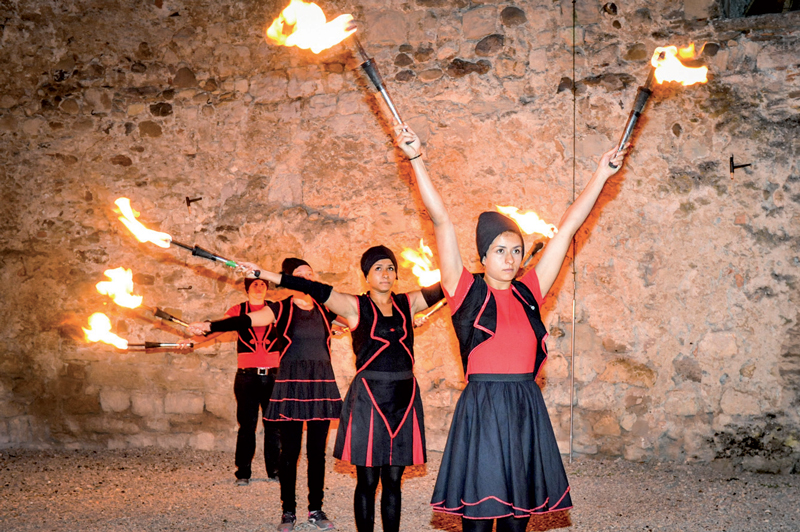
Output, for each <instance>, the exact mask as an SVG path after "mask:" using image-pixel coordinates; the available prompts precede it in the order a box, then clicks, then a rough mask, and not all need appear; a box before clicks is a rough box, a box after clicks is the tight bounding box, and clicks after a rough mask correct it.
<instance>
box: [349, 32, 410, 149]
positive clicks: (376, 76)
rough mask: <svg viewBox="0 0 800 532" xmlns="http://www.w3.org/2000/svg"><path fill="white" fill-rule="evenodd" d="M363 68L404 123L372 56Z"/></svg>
mask: <svg viewBox="0 0 800 532" xmlns="http://www.w3.org/2000/svg"><path fill="white" fill-rule="evenodd" d="M358 44H359V52H361V53H362V56H363V57H366V52H364V49H363V48H362V47H361V45H360V43H358ZM361 69H362V70H363V71H364V73H365V74H366V75H367V77H368V78H369V79H370V81H372V84H373V85H374V86H375V88H376V89H377V90H378V92H380V93H381V96H382V97H383V101H384V102H386V105H387V106H388V107H389V111H390V112H391V113H392V116H393V117H394V119H395V120H396V121H397V123H398V124H401V125H402V124H404V122H403V119H402V118H400V113H398V112H397V107H395V105H394V102H393V101H392V97H391V96H389V92H388V91H387V90H386V87H385V86H384V84H383V79H382V78H381V74H380V72H378V66H377V65H376V64H375V62H374V61H373V60H372V58H371V57H370V58H367V59H366V60H365V61H364V62H363V63H361ZM403 129H404V130H406V127H405V126H403ZM406 144H412V143H411V142H406Z"/></svg>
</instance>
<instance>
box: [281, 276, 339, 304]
mask: <svg viewBox="0 0 800 532" xmlns="http://www.w3.org/2000/svg"><path fill="white" fill-rule="evenodd" d="M280 285H281V286H282V287H284V288H288V289H289V290H297V291H298V292H303V293H304V294H308V295H310V296H311V298H312V299H314V301H316V302H317V303H319V304H320V305H324V304H325V302H326V301H327V300H328V298H329V297H331V292H333V287H332V286H331V285H329V284H324V283H318V282H316V281H309V280H307V279H303V278H302V277H294V276H292V275H286V274H283V275H281V282H280Z"/></svg>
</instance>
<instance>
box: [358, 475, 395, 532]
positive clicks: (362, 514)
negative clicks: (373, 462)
mask: <svg viewBox="0 0 800 532" xmlns="http://www.w3.org/2000/svg"><path fill="white" fill-rule="evenodd" d="M404 469H405V467H404V466H382V467H366V466H356V478H357V480H356V493H355V497H354V501H353V506H354V508H355V514H356V530H358V532H372V530H373V528H374V527H375V491H376V490H377V489H378V480H380V482H381V521H382V522H383V532H399V531H400V480H401V479H402V478H403V470H404Z"/></svg>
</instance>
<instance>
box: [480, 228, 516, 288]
mask: <svg viewBox="0 0 800 532" xmlns="http://www.w3.org/2000/svg"><path fill="white" fill-rule="evenodd" d="M522 251H523V247H522V239H521V238H520V237H519V235H518V234H516V233H513V232H511V231H506V232H505V233H501V234H499V235H498V236H497V238H495V239H494V240H493V241H492V243H491V245H489V250H488V251H487V252H486V256H485V257H484V258H483V260H482V261H481V262H482V263H483V267H484V268H485V269H486V275H488V276H489V277H491V278H492V279H494V280H495V281H500V282H504V283H505V282H511V281H513V280H514V277H516V275H517V272H518V271H519V267H520V264H521V263H522Z"/></svg>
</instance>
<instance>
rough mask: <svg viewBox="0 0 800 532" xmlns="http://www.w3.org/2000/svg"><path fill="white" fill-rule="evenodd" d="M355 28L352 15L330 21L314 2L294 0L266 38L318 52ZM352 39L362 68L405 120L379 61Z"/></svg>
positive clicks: (392, 111)
mask: <svg viewBox="0 0 800 532" xmlns="http://www.w3.org/2000/svg"><path fill="white" fill-rule="evenodd" d="M355 32H356V27H355V23H354V21H353V16H352V15H340V16H338V17H336V18H335V19H333V20H331V21H330V22H328V21H326V19H325V14H324V13H323V12H322V9H321V8H320V7H319V6H317V5H316V4H314V3H313V2H305V1H303V0H292V1H291V3H290V4H289V5H288V6H287V7H286V9H284V10H283V11H281V14H280V15H278V18H276V19H275V20H274V21H272V24H270V26H269V27H268V28H267V30H266V31H265V32H264V33H265V35H266V38H267V41H269V42H271V43H273V44H277V45H280V46H297V47H298V48H302V49H304V50H311V51H312V52H314V53H315V54H318V53H320V52H321V51H322V50H326V49H328V48H330V47H331V46H334V45H336V44H339V43H340V42H342V41H343V40H345V39H346V38H347V37H349V36H351V35H353V34H354V33H355ZM353 41H354V42H355V45H356V48H357V49H358V53H359V55H360V56H361V59H362V60H363V62H362V63H361V69H362V70H363V71H364V73H365V74H366V75H367V77H368V78H369V79H370V81H372V84H373V85H374V86H375V89H377V90H378V92H380V94H381V96H382V97H383V101H385V102H386V105H387V106H388V107H389V111H391V113H392V116H394V119H395V120H396V121H397V123H398V124H402V123H403V119H402V118H400V113H398V112H397V108H396V107H395V105H394V102H393V101H392V98H391V97H390V96H389V92H388V91H387V90H386V87H385V86H384V84H383V79H382V78H381V74H380V72H378V67H377V65H375V62H374V61H373V60H372V58H370V57H369V55H367V52H366V50H364V47H363V46H362V45H361V41H359V40H358V37H355V36H353Z"/></svg>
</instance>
